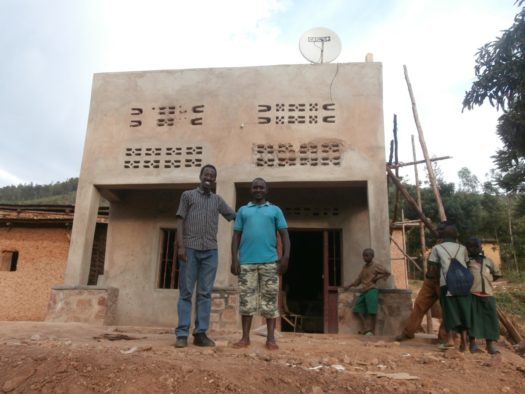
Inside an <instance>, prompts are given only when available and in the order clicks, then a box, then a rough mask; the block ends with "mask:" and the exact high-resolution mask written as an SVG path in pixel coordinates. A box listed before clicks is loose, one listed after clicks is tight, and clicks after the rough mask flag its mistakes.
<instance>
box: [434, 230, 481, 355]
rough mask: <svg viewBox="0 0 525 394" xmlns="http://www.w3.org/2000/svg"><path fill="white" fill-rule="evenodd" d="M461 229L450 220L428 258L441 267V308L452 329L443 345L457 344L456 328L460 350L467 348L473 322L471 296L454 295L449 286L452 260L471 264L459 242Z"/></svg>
mask: <svg viewBox="0 0 525 394" xmlns="http://www.w3.org/2000/svg"><path fill="white" fill-rule="evenodd" d="M457 238H458V231H457V229H456V226H454V225H452V224H447V225H446V226H445V228H444V229H443V242H441V243H440V244H437V245H435V246H434V247H433V248H432V251H431V252H430V256H429V258H428V261H429V265H435V266H439V267H440V278H439V285H440V296H439V301H440V303H441V309H442V311H443V322H444V324H445V328H446V330H447V332H448V335H447V341H446V343H445V344H441V345H440V348H442V349H446V348H453V347H454V332H456V333H458V334H459V335H460V340H461V343H460V346H459V350H460V351H465V349H466V335H467V330H468V329H469V328H470V324H471V305H472V303H471V296H470V294H468V295H452V294H451V293H450V292H449V291H448V287H447V273H448V270H449V268H450V264H451V261H452V260H453V259H456V260H457V261H458V262H459V263H460V264H461V265H463V266H464V267H465V268H466V267H467V264H468V260H469V259H468V253H467V249H466V248H465V247H464V246H463V245H461V244H460V243H458V242H457Z"/></svg>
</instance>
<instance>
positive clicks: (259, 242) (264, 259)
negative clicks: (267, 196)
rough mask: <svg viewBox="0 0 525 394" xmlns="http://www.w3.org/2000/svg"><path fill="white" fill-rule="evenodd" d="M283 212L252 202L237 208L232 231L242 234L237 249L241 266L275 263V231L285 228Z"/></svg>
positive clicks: (269, 205) (272, 206) (273, 206)
mask: <svg viewBox="0 0 525 394" xmlns="http://www.w3.org/2000/svg"><path fill="white" fill-rule="evenodd" d="M287 227H288V224H287V223H286V219H285V218H284V215H283V211H281V209H280V208H279V207H278V206H277V205H273V204H270V203H269V202H265V203H264V204H261V205H257V204H254V203H252V202H250V203H248V204H247V205H244V206H242V207H241V208H239V212H237V216H236V218H235V224H234V226H233V229H234V230H236V231H240V232H242V234H241V245H240V248H239V260H240V263H241V264H257V263H270V262H274V261H277V259H278V256H277V234H276V233H277V230H279V229H282V228H287Z"/></svg>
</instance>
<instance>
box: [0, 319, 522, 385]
mask: <svg viewBox="0 0 525 394" xmlns="http://www.w3.org/2000/svg"><path fill="white" fill-rule="evenodd" d="M212 336H213V338H214V339H215V340H216V342H217V346H216V347H215V348H199V347H196V346H193V345H190V346H188V347H187V348H184V349H175V348H174V347H173V343H174V340H175V338H174V336H173V334H172V330H166V329H161V328H140V327H119V328H115V327H96V326H89V325H82V324H71V323H67V324H57V323H43V322H38V323H36V322H2V323H0V392H2V391H3V392H5V393H68V394H70V393H73V394H75V393H205V394H206V393H277V392H282V393H314V394H320V393H348V392H352V393H471V392H475V393H478V394H481V393H495V392H509V393H515V392H521V391H522V389H523V386H524V384H525V360H524V359H523V358H521V357H520V356H519V355H517V354H515V353H514V352H512V350H511V347H510V345H506V343H504V342H503V343H500V350H501V355H500V356H499V357H497V358H495V359H492V358H491V357H490V356H489V355H488V354H486V353H480V354H469V353H465V354H463V353H459V352H458V351H456V350H448V351H446V352H441V351H439V350H438V349H437V347H436V345H435V344H433V343H430V341H428V340H423V339H416V340H413V341H408V342H403V343H398V342H394V341H393V340H392V339H390V338H379V337H375V338H373V337H357V336H350V335H322V334H318V335H313V334H292V333H283V334H281V335H280V337H279V339H278V342H279V345H280V349H279V350H277V351H268V350H266V349H265V348H264V338H263V337H260V336H257V335H255V334H254V335H253V337H252V345H251V346H250V347H249V348H246V349H242V350H237V349H233V348H232V347H231V343H233V342H234V341H236V340H237V339H238V338H239V333H238V332H216V333H212ZM487 361H490V362H492V364H493V365H492V366H486V365H485V364H486V363H487Z"/></svg>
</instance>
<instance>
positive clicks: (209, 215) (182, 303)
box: [175, 164, 235, 348]
mask: <svg viewBox="0 0 525 394" xmlns="http://www.w3.org/2000/svg"><path fill="white" fill-rule="evenodd" d="M199 179H200V185H199V186H198V187H197V188H196V189H193V190H188V191H185V192H184V193H182V196H181V198H180V203H179V208H178V210H177V232H176V234H177V245H178V249H177V254H178V257H179V261H180V265H179V267H180V271H179V302H178V325H177V328H176V329H175V335H176V336H177V340H176V342H175V347H177V348H182V347H186V346H188V335H189V330H190V319H191V309H192V305H191V304H192V296H193V290H194V288H195V286H196V289H197V299H196V307H195V327H194V328H193V344H194V345H197V346H215V343H214V342H213V340H211V339H210V338H208V336H207V335H206V331H208V326H209V322H210V310H211V291H212V288H213V283H214V282H215V275H216V273H217V264H218V257H217V227H218V222H219V214H221V215H222V216H223V217H224V218H225V219H226V220H228V221H231V220H233V219H235V211H234V210H233V209H232V208H230V207H229V206H228V204H226V202H224V200H223V199H222V198H221V197H220V196H219V195H217V194H215V193H213V191H212V190H213V189H214V188H215V181H216V179H217V170H216V169H215V167H214V166H212V165H211V164H206V165H205V166H204V167H202V168H201V172H200V176H199Z"/></svg>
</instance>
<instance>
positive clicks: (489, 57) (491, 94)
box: [463, 0, 525, 191]
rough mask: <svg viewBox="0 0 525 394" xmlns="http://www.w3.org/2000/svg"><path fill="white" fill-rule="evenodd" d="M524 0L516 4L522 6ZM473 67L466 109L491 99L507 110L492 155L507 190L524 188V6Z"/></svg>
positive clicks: (479, 54) (519, 0) (498, 130)
mask: <svg viewBox="0 0 525 394" xmlns="http://www.w3.org/2000/svg"><path fill="white" fill-rule="evenodd" d="M523 3H525V0H518V1H516V3H515V4H517V5H518V6H519V7H521V6H522V5H523ZM476 57H477V59H476V65H475V67H474V70H475V74H476V78H477V80H476V81H474V83H473V84H472V87H471V88H470V90H469V91H467V92H466V93H465V98H464V100H463V109H465V108H467V109H469V110H471V109H473V108H474V107H475V106H480V105H482V104H483V102H484V101H485V100H486V99H488V101H489V102H490V104H491V105H492V106H494V107H496V108H497V109H501V110H502V111H503V112H504V113H503V115H501V116H500V118H499V120H498V126H497V130H496V132H497V134H498V136H499V138H500V140H501V142H502V143H503V149H501V150H498V151H497V152H496V154H495V155H494V156H493V158H494V161H495V164H496V166H497V167H498V169H499V170H500V171H501V172H502V173H503V176H502V181H503V182H502V184H501V185H500V186H501V187H502V188H504V189H505V190H507V191H511V190H514V191H516V190H517V189H523V188H524V187H525V7H523V8H522V9H521V11H520V12H519V13H518V14H517V15H516V17H515V18H514V24H513V25H512V26H511V27H510V28H509V29H507V30H505V31H504V32H503V34H502V35H501V37H499V38H497V39H496V40H495V41H492V42H489V43H487V44H485V45H484V46H482V47H481V48H480V49H479V51H478V52H477V54H476Z"/></svg>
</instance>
